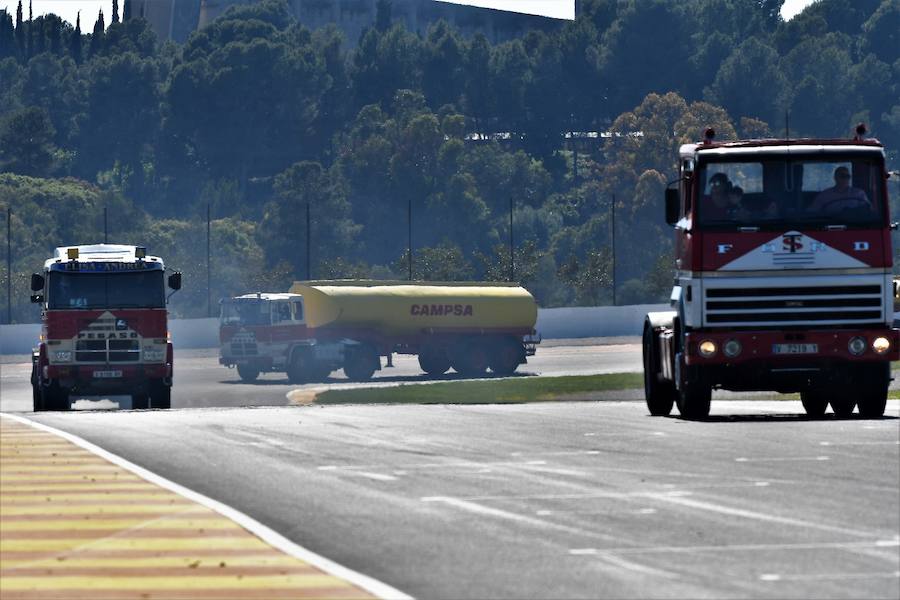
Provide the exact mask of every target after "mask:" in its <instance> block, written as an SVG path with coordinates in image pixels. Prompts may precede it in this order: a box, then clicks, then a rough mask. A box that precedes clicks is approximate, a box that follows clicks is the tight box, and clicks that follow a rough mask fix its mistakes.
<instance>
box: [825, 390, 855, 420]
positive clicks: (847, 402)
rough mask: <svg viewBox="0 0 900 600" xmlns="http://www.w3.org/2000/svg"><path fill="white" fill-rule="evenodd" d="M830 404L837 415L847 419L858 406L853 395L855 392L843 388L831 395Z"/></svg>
mask: <svg viewBox="0 0 900 600" xmlns="http://www.w3.org/2000/svg"><path fill="white" fill-rule="evenodd" d="M830 404H831V410H832V411H833V412H834V416H835V417H837V418H839V419H847V418H849V417H850V415H852V414H853V409H854V408H856V399H855V398H854V397H853V392H851V391H850V390H847V389H841V390H838V391H837V392H835V393H834V394H833V395H832V396H831V400H830Z"/></svg>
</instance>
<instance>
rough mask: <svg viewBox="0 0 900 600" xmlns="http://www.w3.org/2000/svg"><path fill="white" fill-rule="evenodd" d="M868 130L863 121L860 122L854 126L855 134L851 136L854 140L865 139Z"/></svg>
mask: <svg viewBox="0 0 900 600" xmlns="http://www.w3.org/2000/svg"><path fill="white" fill-rule="evenodd" d="M867 132H868V128H867V127H866V124H865V123H860V124H858V125H857V126H856V136H855V137H854V138H853V141H854V142H861V141H863V140H865V139H866V133H867Z"/></svg>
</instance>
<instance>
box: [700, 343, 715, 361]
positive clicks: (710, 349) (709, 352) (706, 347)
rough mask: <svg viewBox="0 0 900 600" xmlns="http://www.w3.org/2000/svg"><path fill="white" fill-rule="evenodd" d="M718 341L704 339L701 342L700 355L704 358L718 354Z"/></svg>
mask: <svg viewBox="0 0 900 600" xmlns="http://www.w3.org/2000/svg"><path fill="white" fill-rule="evenodd" d="M716 350H718V348H717V347H716V343H715V342H714V341H712V340H703V341H702V342H700V356H702V357H703V358H709V357H711V356H714V355H715V354H716Z"/></svg>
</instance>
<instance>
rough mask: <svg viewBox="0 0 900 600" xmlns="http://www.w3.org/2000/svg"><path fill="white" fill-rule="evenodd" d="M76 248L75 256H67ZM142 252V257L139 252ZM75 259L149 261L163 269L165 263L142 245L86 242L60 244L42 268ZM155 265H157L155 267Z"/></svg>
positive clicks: (77, 260)
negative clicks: (147, 252) (148, 252)
mask: <svg viewBox="0 0 900 600" xmlns="http://www.w3.org/2000/svg"><path fill="white" fill-rule="evenodd" d="M70 250H77V251H78V256H77V258H74V259H71V258H69V251H70ZM141 253H143V256H142V257H139V254H141ZM71 261H76V262H79V263H93V262H102V263H136V262H138V261H143V262H144V263H151V264H153V265H154V268H157V269H164V268H165V265H164V264H163V261H162V259H161V258H160V257H158V256H147V255H146V249H145V248H143V247H142V246H128V245H124V244H88V245H83V246H60V247H58V248H56V249H55V250H54V251H53V258H50V259H48V260H47V261H45V262H44V270H47V271H49V270H50V269H51V267H52V266H53V265H54V264H57V263H65V262H71ZM155 265H159V266H158V267H156V266H155Z"/></svg>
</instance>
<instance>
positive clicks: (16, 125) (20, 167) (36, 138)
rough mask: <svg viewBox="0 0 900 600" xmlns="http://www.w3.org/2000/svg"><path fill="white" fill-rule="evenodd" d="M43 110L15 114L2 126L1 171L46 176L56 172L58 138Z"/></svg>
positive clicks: (22, 111) (31, 108) (32, 109)
mask: <svg viewBox="0 0 900 600" xmlns="http://www.w3.org/2000/svg"><path fill="white" fill-rule="evenodd" d="M55 133H56V132H55V131H54V129H53V124H52V123H51V122H50V117H49V116H48V115H47V111H46V110H44V109H43V108H37V107H30V108H25V109H22V110H19V111H16V112H14V113H11V114H9V115H7V116H6V118H4V119H3V121H2V123H0V171H9V172H12V173H19V174H22V175H31V176H36V177H43V176H46V175H48V174H49V173H50V172H51V171H52V170H53V163H54V153H55V150H56V149H55V147H54V146H53V136H54V135H55Z"/></svg>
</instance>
